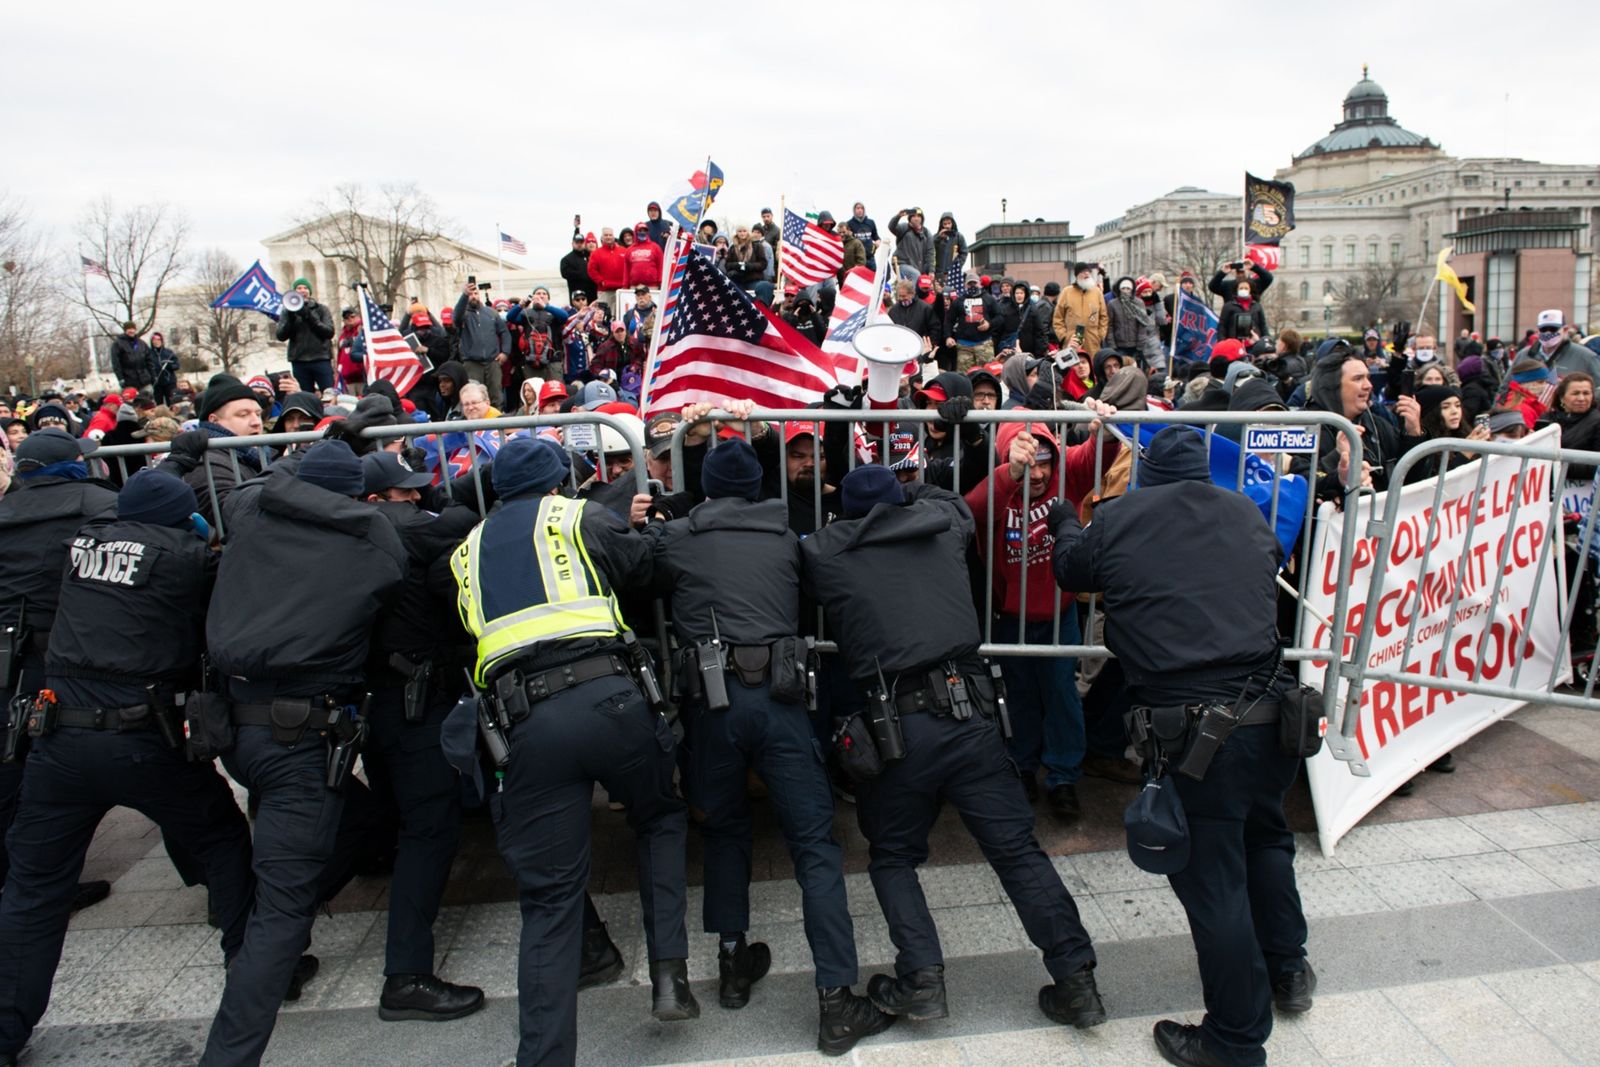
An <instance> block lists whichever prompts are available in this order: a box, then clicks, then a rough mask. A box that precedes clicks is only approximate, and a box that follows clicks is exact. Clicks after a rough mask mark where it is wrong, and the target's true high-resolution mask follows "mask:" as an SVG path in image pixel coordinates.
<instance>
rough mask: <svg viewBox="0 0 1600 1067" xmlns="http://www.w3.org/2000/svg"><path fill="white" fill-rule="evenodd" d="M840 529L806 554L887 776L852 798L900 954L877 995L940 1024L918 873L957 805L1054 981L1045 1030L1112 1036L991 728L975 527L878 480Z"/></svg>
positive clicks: (933, 940) (1068, 914)
mask: <svg viewBox="0 0 1600 1067" xmlns="http://www.w3.org/2000/svg"><path fill="white" fill-rule="evenodd" d="M839 489H840V497H841V503H842V505H843V508H844V518H843V519H841V520H839V521H836V522H834V523H831V524H830V525H828V526H826V527H824V528H823V529H821V530H819V531H817V532H816V533H815V534H813V535H812V536H811V537H809V538H807V539H806V540H805V541H803V542H802V543H801V554H802V557H803V560H804V567H805V571H804V576H805V584H806V587H807V589H808V590H809V591H810V592H811V593H812V594H813V595H814V596H815V598H816V600H817V602H818V603H819V604H821V605H822V607H823V609H824V613H825V616H826V619H827V624H828V632H829V633H830V634H831V635H832V636H833V638H834V640H835V641H837V642H838V646H839V650H840V655H841V656H842V657H843V659H844V662H845V666H846V668H847V669H848V671H849V673H850V677H851V678H852V679H853V680H854V681H855V682H856V684H857V685H858V686H859V687H860V688H861V689H862V690H863V691H864V692H865V694H866V696H867V708H868V710H867V713H866V714H867V716H868V717H869V718H872V719H876V720H878V728H877V729H876V730H875V731H874V732H873V737H874V739H875V741H876V743H877V744H876V747H877V749H878V755H879V757H880V759H882V760H883V761H884V766H883V770H882V773H881V774H880V775H879V776H878V777H876V778H873V779H871V780H869V781H864V782H861V783H859V784H858V786H857V803H856V813H857V818H858V819H859V821H860V824H861V832H862V833H863V834H864V835H865V836H866V838H867V841H868V844H869V849H870V854H871V861H870V862H869V864H868V867H867V870H868V873H869V874H870V876H871V878H872V888H873V890H874V891H875V892H876V893H877V895H878V905H879V906H880V907H881V908H882V909H883V914H884V918H885V919H887V920H888V923H889V936H890V937H891V939H892V940H893V941H894V943H895V947H896V948H897V949H898V953H897V955H896V957H895V974H896V977H894V978H890V977H889V976H888V975H877V976H875V977H874V978H873V979H872V980H871V981H870V982H869V983H868V985H867V995H868V996H869V997H871V998H872V1002H873V1003H874V1004H876V1005H877V1006H878V1007H879V1008H881V1009H883V1010H884V1011H887V1012H889V1013H890V1014H893V1015H900V1016H904V1017H906V1018H909V1019H942V1018H944V1017H945V1016H946V1015H948V1014H949V1011H948V1007H947V1005H946V1001H945V986H944V957H943V955H942V954H941V952H940V950H939V935H938V932H937V931H936V930H935V928H934V924H933V917H932V916H931V915H930V914H929V913H928V905H927V901H926V900H924V899H923V895H922V887H921V886H920V885H919V884H918V882H917V873H916V869H917V867H918V866H919V865H920V864H922V863H923V862H924V861H925V860H926V859H927V858H928V830H929V828H930V827H931V826H932V825H933V821H934V819H935V818H936V817H937V816H938V813H939V808H940V805H941V802H942V801H945V800H948V801H949V802H950V803H951V804H953V805H954V806H955V808H956V810H957V811H958V812H959V813H960V815H961V820H962V822H964V823H965V824H966V826H967V830H968V832H970V833H971V834H972V836H973V837H974V838H976V839H977V842H978V847H979V848H980V849H982V851H983V854H984V858H986V859H987V860H988V861H989V865H990V866H991V867H993V868H994V871H995V873H996V874H997V875H999V876H1000V881H1001V884H1002V885H1004V886H1005V890H1006V893H1007V895H1008V896H1010V898H1011V903H1012V905H1013V906H1014V907H1015V908H1016V909H1017V914H1018V916H1019V917H1020V918H1021V919H1022V925H1023V928H1024V929H1025V930H1026V931H1027V933H1028V938H1029V940H1031V941H1032V942H1033V943H1034V944H1035V945H1037V946H1038V947H1039V948H1040V949H1041V950H1042V951H1043V952H1044V962H1045V968H1046V969H1047V970H1048V971H1049V972H1050V976H1051V977H1052V978H1053V979H1055V983H1054V984H1053V985H1047V986H1045V987H1044V988H1043V989H1041V990H1040V991H1039V1007H1040V1009H1041V1010H1042V1011H1043V1012H1044V1014H1045V1015H1046V1016H1048V1017H1049V1018H1050V1019H1052V1020H1054V1021H1056V1022H1058V1023H1063V1024H1070V1025H1073V1026H1076V1027H1078V1028H1080V1029H1083V1028H1086V1027H1090V1026H1097V1025H1099V1024H1100V1023H1102V1022H1104V1021H1105V1018H1106V1014H1105V1009H1104V1007H1103V1006H1102V1005H1101V1002H1100V993H1099V990H1098V989H1097V988H1096V986H1095V980H1094V967H1095V954H1094V947H1093V946H1092V945H1091V944H1090V942H1089V934H1088V931H1086V930H1085V929H1084V928H1083V923H1082V921H1081V920H1080V919H1079V918H1078V908H1077V905H1076V904H1074V903H1073V900H1072V896H1071V894H1069V893H1068V892H1067V889H1066V887H1065V886H1064V885H1062V884H1061V877H1060V876H1059V875H1058V874H1057V873H1056V869H1055V867H1053V866H1052V865H1051V863H1050V860H1049V858H1048V857H1046V856H1045V854H1044V852H1043V851H1042V850H1041V849H1040V848H1039V844H1038V842H1037V841H1036V840H1035V839H1034V836H1033V809H1032V808H1030V807H1029V806H1028V802H1027V799H1026V798H1025V797H1024V795H1023V792H1022V786H1021V784H1020V783H1019V782H1018V780H1017V777H1016V774H1015V772H1014V771H1013V770H1012V768H1011V764H1010V761H1009V760H1008V759H1007V757H1006V752H1005V745H1004V744H1003V742H1002V740H1001V729H1000V728H999V727H998V726H997V724H996V722H995V718H996V717H997V716H998V715H999V712H1000V711H1001V710H1003V706H1002V705H1000V704H999V700H998V697H999V694H998V692H997V690H996V687H995V684H994V681H993V677H994V675H993V671H992V669H991V665H990V664H988V663H987V662H985V661H984V660H983V659H982V658H981V657H979V656H977V655H976V652H977V649H978V645H979V643H980V637H979V633H978V621H977V616H976V614H975V613H974V611H973V609H972V595H971V593H970V591H969V589H968V585H967V564H966V559H967V545H968V542H969V541H970V540H971V539H972V534H973V526H974V524H973V520H972V513H971V512H970V511H968V510H967V506H966V502H965V501H963V500H962V499H961V498H960V497H958V496H956V495H955V494H954V493H951V492H949V491H948V490H945V489H940V488H938V487H936V486H930V485H926V484H912V485H908V486H902V485H901V484H900V482H899V481H898V480H897V479H896V477H895V475H894V473H893V472H892V471H890V470H889V469H888V468H887V467H884V466H881V465H879V464H876V463H874V464H867V465H865V466H861V467H857V468H856V469H855V470H853V471H851V472H850V473H849V474H847V475H845V477H844V480H843V481H842V482H841V483H840V486H839Z"/></svg>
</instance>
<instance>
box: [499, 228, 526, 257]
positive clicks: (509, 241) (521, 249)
mask: <svg viewBox="0 0 1600 1067" xmlns="http://www.w3.org/2000/svg"><path fill="white" fill-rule="evenodd" d="M500 247H501V248H503V249H505V250H506V251H507V252H515V253H516V254H517V255H519V256H525V255H527V254H528V246H527V245H525V244H523V243H522V242H521V241H519V240H517V239H516V238H515V237H513V236H511V235H510V234H509V233H506V232H505V231H504V230H501V231H500Z"/></svg>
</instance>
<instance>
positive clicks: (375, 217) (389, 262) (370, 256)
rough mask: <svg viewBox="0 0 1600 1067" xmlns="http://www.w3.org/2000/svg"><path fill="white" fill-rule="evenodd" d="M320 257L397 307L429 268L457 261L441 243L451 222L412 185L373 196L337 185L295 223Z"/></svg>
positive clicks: (386, 189) (354, 187) (350, 186)
mask: <svg viewBox="0 0 1600 1067" xmlns="http://www.w3.org/2000/svg"><path fill="white" fill-rule="evenodd" d="M297 223H298V224H299V225H301V226H305V227H307V229H306V232H305V235H304V236H305V239H306V242H307V243H308V244H310V245H311V247H312V248H313V249H315V250H316V251H317V253H318V254H319V255H321V256H322V257H324V258H325V259H331V260H334V261H335V262H337V263H339V264H340V265H341V266H342V267H343V268H344V270H345V272H346V273H348V274H349V275H350V279H349V280H351V281H365V282H366V283H367V284H368V286H370V287H371V290H372V292H373V294H374V295H375V296H376V297H377V300H378V302H379V303H381V304H399V303H400V302H401V301H402V300H403V298H404V297H406V296H408V295H409V294H410V293H412V292H415V291H416V290H417V289H418V288H420V286H421V283H422V280H423V278H424V277H425V276H426V275H427V273H428V272H429V270H431V269H438V270H441V271H448V270H449V269H451V268H452V267H453V266H454V265H455V263H456V262H457V259H458V258H459V257H458V256H457V255H456V254H455V253H454V252H452V251H451V250H450V248H449V246H448V245H447V244H446V243H445V242H446V241H447V240H448V239H449V234H448V233H447V232H446V231H447V229H448V228H449V226H450V223H449V222H448V221H447V220H446V219H444V218H442V217H441V216H440V214H439V211H438V208H437V207H435V206H434V203H433V199H432V198H431V197H429V196H428V194H426V193H424V192H422V191H421V190H419V189H418V188H417V187H416V186H415V185H412V184H400V185H385V186H382V187H380V188H379V190H378V192H377V193H376V194H375V195H374V194H372V193H369V192H368V191H367V190H366V188H365V187H363V186H361V185H356V184H345V185H339V186H335V187H334V190H333V192H332V193H330V194H329V195H327V196H324V197H323V198H322V199H320V200H318V201H317V202H315V203H314V204H312V206H311V207H310V209H309V210H308V212H307V214H305V215H303V216H302V217H300V218H299V219H298V220H297Z"/></svg>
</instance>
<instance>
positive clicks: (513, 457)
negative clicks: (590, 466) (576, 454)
mask: <svg viewBox="0 0 1600 1067" xmlns="http://www.w3.org/2000/svg"><path fill="white" fill-rule="evenodd" d="M560 451H561V449H560V448H559V447H558V446H557V445H555V444H554V443H553V442H551V441H547V440H545V439H544V438H542V437H518V438H516V439H515V440H511V441H507V442H506V443H505V446H504V447H503V448H501V449H500V451H499V452H498V453H496V454H495V457H494V472H493V475H492V478H491V480H492V481H493V484H494V491H495V493H496V494H497V495H499V496H500V497H501V498H503V499H506V500H510V499H511V498H513V497H519V496H524V495H527V494H529V493H532V494H535V495H541V494H544V493H548V492H549V491H550V490H552V489H554V488H555V487H556V486H558V485H560V484H561V481H562V478H563V477H564V476H565V474H566V472H565V471H564V470H563V469H562V466H561V459H560V457H559V456H558V455H557V453H558V452H560Z"/></svg>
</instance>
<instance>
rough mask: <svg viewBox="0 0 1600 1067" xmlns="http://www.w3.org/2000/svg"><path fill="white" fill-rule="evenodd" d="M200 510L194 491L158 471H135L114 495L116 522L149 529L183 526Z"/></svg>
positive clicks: (149, 469) (158, 469)
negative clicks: (144, 523)
mask: <svg viewBox="0 0 1600 1067" xmlns="http://www.w3.org/2000/svg"><path fill="white" fill-rule="evenodd" d="M199 510H200V503H199V501H197V500H196V499H195V495H194V490H193V489H191V488H189V486H188V485H187V484H186V483H185V482H184V481H183V480H182V479H181V478H179V477H178V476H177V475H176V474H169V473H168V472H166V471H164V470H162V469H161V468H160V467H152V468H147V469H145V470H142V471H138V472H136V473H135V474H134V476H133V477H132V478H129V479H128V480H127V482H126V483H124V484H123V486H122V489H121V491H120V492H118V493H117V518H119V519H122V520H123V521H124V522H147V523H149V524H150V525H152V526H183V525H185V524H187V523H188V521H189V516H191V515H193V514H194V513H195V512H196V511H199Z"/></svg>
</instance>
